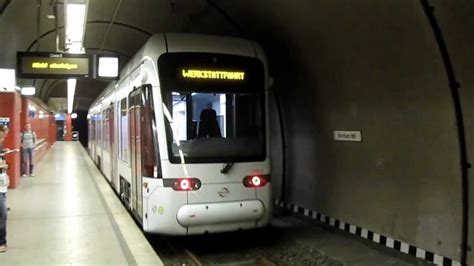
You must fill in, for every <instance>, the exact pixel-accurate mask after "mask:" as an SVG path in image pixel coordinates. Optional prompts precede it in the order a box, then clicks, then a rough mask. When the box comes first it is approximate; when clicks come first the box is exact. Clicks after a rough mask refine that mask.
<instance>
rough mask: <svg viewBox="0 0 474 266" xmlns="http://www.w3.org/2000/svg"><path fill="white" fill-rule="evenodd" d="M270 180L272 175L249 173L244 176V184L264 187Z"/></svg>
mask: <svg viewBox="0 0 474 266" xmlns="http://www.w3.org/2000/svg"><path fill="white" fill-rule="evenodd" d="M269 180H270V175H249V176H246V177H244V186H246V187H263V186H265V185H266V184H267V183H268V181H269Z"/></svg>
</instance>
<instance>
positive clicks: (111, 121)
mask: <svg viewBox="0 0 474 266" xmlns="http://www.w3.org/2000/svg"><path fill="white" fill-rule="evenodd" d="M108 112H109V120H108V123H109V148H110V149H109V151H110V182H111V184H112V186H113V187H117V186H116V185H117V184H115V172H116V170H115V169H116V168H117V160H115V158H117V155H116V154H115V153H116V148H115V147H116V145H115V128H114V121H115V108H114V107H113V106H111V107H109V108H108Z"/></svg>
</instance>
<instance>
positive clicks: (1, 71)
mask: <svg viewBox="0 0 474 266" xmlns="http://www.w3.org/2000/svg"><path fill="white" fill-rule="evenodd" d="M15 88H16V77H15V70H14V69H8V68H0V92H4V91H15Z"/></svg>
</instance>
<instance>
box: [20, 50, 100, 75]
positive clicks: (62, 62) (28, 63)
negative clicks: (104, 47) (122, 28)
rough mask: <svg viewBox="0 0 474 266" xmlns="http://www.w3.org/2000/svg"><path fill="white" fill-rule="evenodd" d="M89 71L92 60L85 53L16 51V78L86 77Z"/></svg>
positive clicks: (90, 70)
mask: <svg viewBox="0 0 474 266" xmlns="http://www.w3.org/2000/svg"><path fill="white" fill-rule="evenodd" d="M91 72H92V60H91V56H90V55H87V54H66V53H44V52H41V53H29V52H18V53H17V77H18V78H31V79H52V78H54V79H68V78H87V77H89V76H90V75H91Z"/></svg>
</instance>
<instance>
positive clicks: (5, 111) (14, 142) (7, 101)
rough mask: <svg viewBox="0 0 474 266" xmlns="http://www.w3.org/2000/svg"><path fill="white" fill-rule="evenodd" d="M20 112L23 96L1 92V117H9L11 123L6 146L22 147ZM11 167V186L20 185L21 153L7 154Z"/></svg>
mask: <svg viewBox="0 0 474 266" xmlns="http://www.w3.org/2000/svg"><path fill="white" fill-rule="evenodd" d="M20 113H21V97H20V95H19V94H18V93H17V92H1V93H0V117H9V118H10V125H9V129H10V131H9V132H8V136H7V138H6V139H5V143H4V147H5V148H9V149H19V148H20V122H21V121H20ZM5 160H6V161H7V162H8V164H9V166H10V169H8V176H9V177H10V188H15V187H17V186H18V182H19V179H20V153H18V152H17V153H12V154H9V155H6V156H5Z"/></svg>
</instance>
